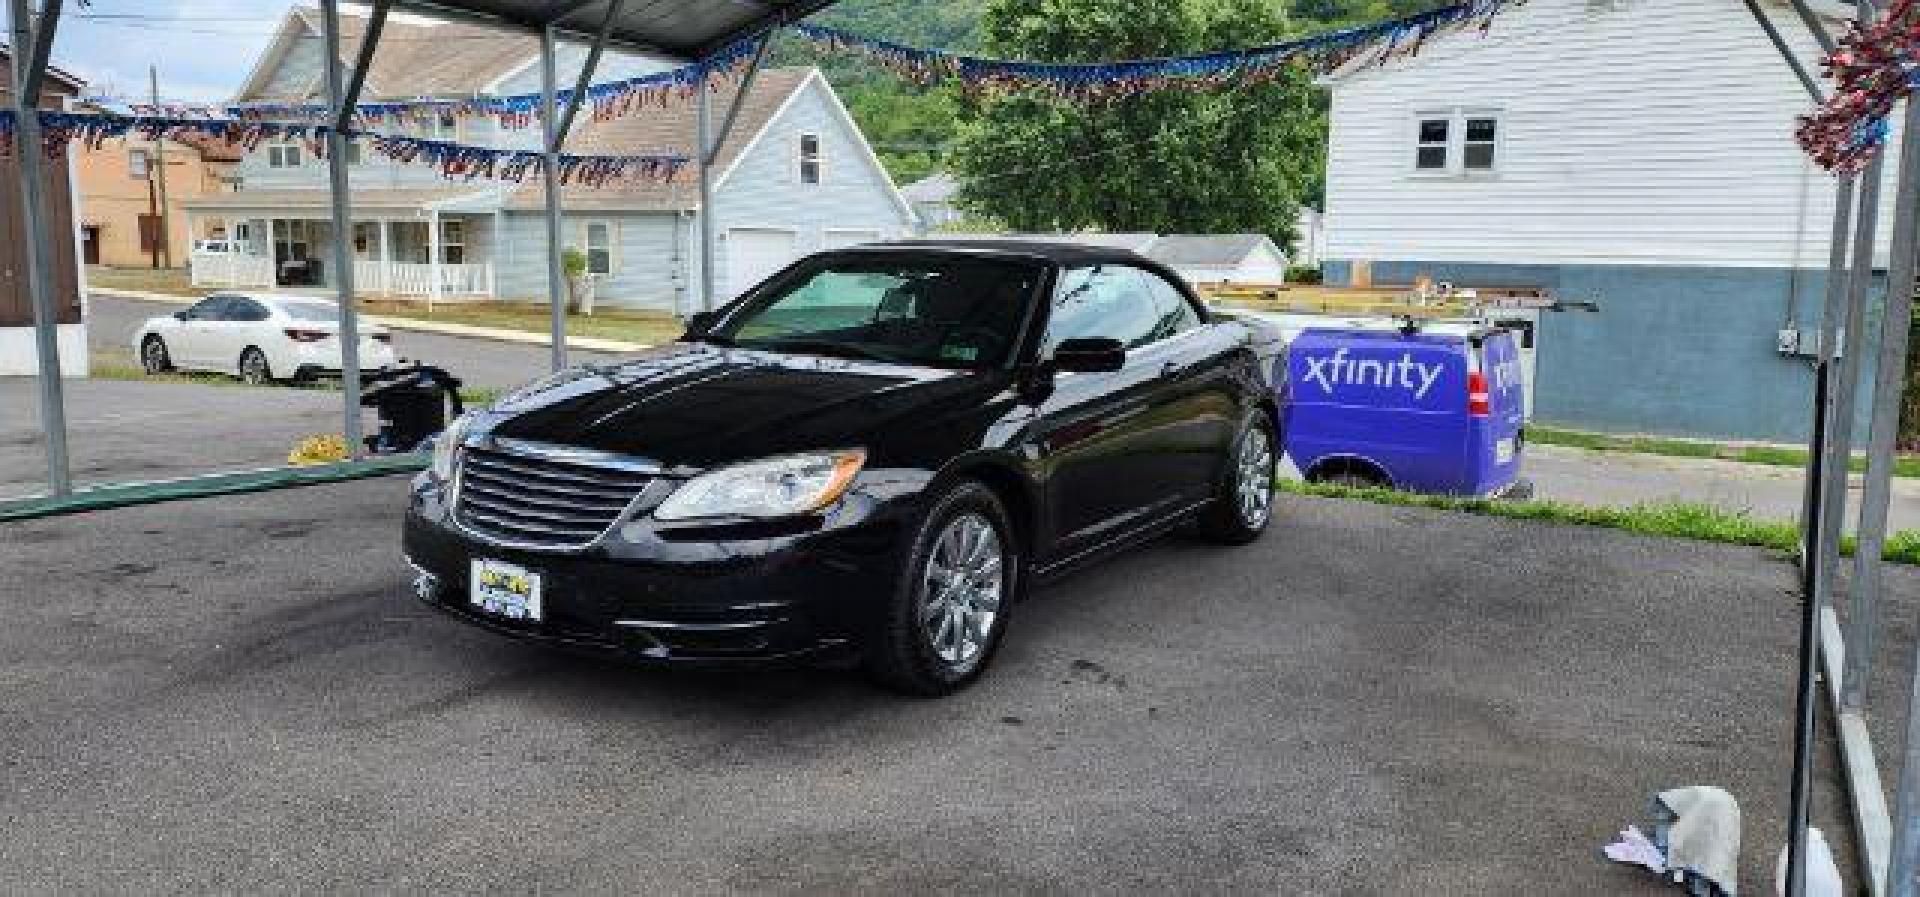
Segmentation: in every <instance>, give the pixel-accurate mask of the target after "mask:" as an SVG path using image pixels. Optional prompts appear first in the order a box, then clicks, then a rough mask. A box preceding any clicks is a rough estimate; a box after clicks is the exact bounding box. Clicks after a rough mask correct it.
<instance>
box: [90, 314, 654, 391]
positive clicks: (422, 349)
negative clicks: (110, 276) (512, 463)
mask: <svg viewBox="0 0 1920 897" xmlns="http://www.w3.org/2000/svg"><path fill="white" fill-rule="evenodd" d="M175 308H176V306H173V305H168V304H165V303H159V302H146V301H142V300H139V299H121V298H117V297H114V296H104V295H101V294H98V293H95V294H93V295H92V296H90V297H88V315H89V318H88V321H87V339H88V341H89V343H90V344H91V345H92V346H93V347H94V348H96V349H108V350H110V351H113V352H115V353H117V354H119V355H122V356H126V355H129V354H130V353H131V352H132V339H133V333H134V331H136V330H138V329H139V328H140V325H141V324H142V323H144V322H145V321H146V320H147V319H148V318H152V317H156V316H159V315H165V314H170V313H172V312H173V311H174V310H175ZM393 347H394V351H396V352H397V353H399V355H400V357H402V358H406V359H409V360H418V361H423V362H426V363H427V364H432V365H438V366H440V367H444V368H446V369H447V370H449V371H452V372H453V374H454V376H457V377H459V378H460V379H461V381H462V382H464V383H465V384H466V385H468V386H482V387H493V388H510V387H514V386H519V385H520V384H522V383H526V382H527V381H529V380H533V379H536V378H538V377H541V376H544V375H545V374H546V373H547V372H548V371H549V370H550V369H551V364H552V359H551V352H552V350H551V349H549V348H548V347H546V346H535V345H524V344H519V343H499V342H492V341H490V340H482V339H465V338H461V337H454V336H441V335H439V334H433V333H419V332H415V331H407V330H396V331H394V333H393ZM618 357H619V356H617V355H606V354H601V353H594V352H578V351H575V352H569V353H568V358H569V360H574V361H609V360H613V359H616V358H618Z"/></svg>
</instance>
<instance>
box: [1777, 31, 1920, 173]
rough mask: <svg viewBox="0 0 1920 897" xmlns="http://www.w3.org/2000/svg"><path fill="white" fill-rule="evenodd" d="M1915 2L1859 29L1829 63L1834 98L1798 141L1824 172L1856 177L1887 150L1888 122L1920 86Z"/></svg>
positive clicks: (1807, 118) (1803, 125)
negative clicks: (1835, 172) (1895, 110)
mask: <svg viewBox="0 0 1920 897" xmlns="http://www.w3.org/2000/svg"><path fill="white" fill-rule="evenodd" d="M1915 13H1916V8H1915V5H1914V0H1895V2H1894V3H1893V4H1892V5H1891V6H1889V7H1888V8H1887V11H1886V14H1885V15H1883V16H1881V17H1880V18H1878V19H1876V20H1874V21H1873V22H1871V23H1868V24H1867V25H1866V26H1864V27H1862V26H1861V25H1859V24H1858V23H1856V24H1855V25H1854V26H1853V27H1852V28H1850V29H1849V30H1848V31H1847V34H1846V35H1845V36H1844V37H1842V38H1841V39H1840V41H1839V45H1838V46H1837V47H1835V48H1834V51H1833V52H1832V53H1831V54H1829V55H1828V56H1827V58H1826V60H1825V62H1824V66H1825V69H1826V74H1827V77H1829V78H1832V79H1833V82H1834V90H1833V94H1832V95H1831V96H1829V97H1827V100H1826V102H1824V103H1821V104H1820V106H1819V108H1817V109H1815V110H1814V111H1813V113H1812V114H1810V115H1804V116H1801V118H1800V125H1799V127H1798V129H1797V130H1796V131H1795V134H1794V136H1795V137H1796V138H1797V139H1798V140H1799V141H1800V146H1801V148H1803V149H1805V150H1806V151H1807V155H1809V156H1812V157H1813V161H1814V162H1816V163H1818V164H1819V165H1820V167H1822V168H1825V169H1827V170H1829V171H1840V172H1853V171H1859V170H1860V169H1862V168H1864V167H1866V165H1867V163H1868V162H1869V161H1871V160H1872V159H1873V157H1874V156H1876V155H1878V154H1879V153H1880V151H1881V149H1882V148H1883V147H1885V146H1886V142H1887V135H1888V134H1889V132H1890V131H1891V130H1892V128H1891V126H1890V125H1889V124H1888V121H1887V117H1888V116H1890V115H1892V114H1893V107H1894V106H1895V105H1897V104H1898V103H1899V102H1900V100H1901V99H1903V98H1905V97H1907V96H1908V95H1909V94H1911V93H1912V92H1913V89H1914V84H1915V82H1916V81H1920V19H1916V16H1915Z"/></svg>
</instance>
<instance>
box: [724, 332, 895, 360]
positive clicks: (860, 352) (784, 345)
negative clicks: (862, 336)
mask: <svg viewBox="0 0 1920 897" xmlns="http://www.w3.org/2000/svg"><path fill="white" fill-rule="evenodd" d="M755 348H760V349H771V350H774V351H792V352H802V353H805V354H808V355H831V356H836V357H842V358H844V357H847V356H849V355H851V356H853V357H855V358H861V359H865V360H867V361H885V362H897V361H899V359H898V358H896V357H894V356H892V355H890V354H887V353H885V352H881V351H880V350H878V349H870V348H868V347H866V346H862V345H859V344H856V343H842V342H835V341H834V340H828V339H808V338H806V337H794V338H792V339H770V340H761V341H760V342H759V344H758V345H757V346H755Z"/></svg>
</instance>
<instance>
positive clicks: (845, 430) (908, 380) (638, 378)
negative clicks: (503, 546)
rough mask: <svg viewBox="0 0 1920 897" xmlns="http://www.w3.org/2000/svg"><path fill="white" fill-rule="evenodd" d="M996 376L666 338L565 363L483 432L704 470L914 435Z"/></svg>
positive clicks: (968, 410) (957, 412)
mask: <svg viewBox="0 0 1920 897" xmlns="http://www.w3.org/2000/svg"><path fill="white" fill-rule="evenodd" d="M1008 380H1009V378H1008V377H1006V376H1005V375H1003V374H999V373H997V372H973V371H953V370H945V369H938V368H923V367H912V366H905V365H893V364H878V363H869V362H863V361H852V360H846V359H840V358H824V357H820V356H813V355H786V354H780V353H772V352H760V351H751V350H745V349H728V348H721V347H716V346H709V345H705V344H699V343H677V344H674V345H672V346H667V347H662V348H660V349H655V350H652V351H649V352H647V353H644V354H642V355H641V356H639V357H638V358H635V359H632V360H629V361H624V362H621V363H617V364H606V365H591V366H584V367H576V368H571V369H569V370H567V371H563V372H561V373H559V374H555V375H553V376H552V377H549V378H547V379H546V380H543V381H541V382H538V383H535V384H533V385H531V386H528V387H526V388H524V389H522V390H519V391H517V392H515V393H513V394H510V395H508V396H506V397H505V398H503V399H502V400H501V401H500V402H499V403H498V404H496V405H495V406H494V409H493V410H494V412H495V413H496V414H498V415H501V416H502V417H500V418H499V419H498V420H497V421H496V422H495V423H494V424H493V426H492V427H491V428H490V430H491V432H492V433H493V435H495V436H502V437H511V438H516V439H531V440H538V441H542V442H552V443H558V444H562V445H568V446H576V447H581V448H591V449H597V450H601V451H611V452H619V453H622V454H628V455H636V456H640V457H645V458H651V459H654V460H657V461H660V462H662V463H665V464H668V465H674V466H688V467H710V466H713V465H715V464H725V463H730V462H734V461H742V460H748V459H752V458H763V457H767V456H771V455H781V454H790V453H793V452H800V451H810V450H818V449H833V448H851V447H862V448H866V449H868V450H869V451H870V452H873V453H875V454H876V455H878V456H881V457H884V456H885V455H886V454H887V453H888V452H887V449H888V448H889V447H898V446H899V445H900V444H902V443H904V442H913V441H916V440H919V441H924V440H925V439H926V438H927V437H928V436H929V435H930V434H936V433H938V432H940V431H941V429H942V428H943V426H946V425H952V424H955V423H957V422H958V421H960V420H963V419H969V418H970V417H971V416H972V414H973V412H975V411H977V410H978V409H979V407H980V406H981V404H982V403H984V402H986V401H987V400H988V399H989V398H991V397H992V396H994V395H995V394H998V393H1002V392H1004V391H1005V390H1006V389H1007V385H1008Z"/></svg>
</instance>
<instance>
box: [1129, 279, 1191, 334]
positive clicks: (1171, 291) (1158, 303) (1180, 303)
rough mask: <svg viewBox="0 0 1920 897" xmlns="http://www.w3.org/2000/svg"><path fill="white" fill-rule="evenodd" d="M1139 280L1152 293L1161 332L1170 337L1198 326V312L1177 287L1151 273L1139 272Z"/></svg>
mask: <svg viewBox="0 0 1920 897" xmlns="http://www.w3.org/2000/svg"><path fill="white" fill-rule="evenodd" d="M1140 278H1141V279H1142V280H1145V281H1146V282H1147V289H1148V290H1150V291H1151V292H1152V293H1153V304H1154V308H1155V309H1156V310H1157V311H1158V312H1159V313H1160V330H1161V331H1162V332H1164V333H1166V335H1168V336H1172V335H1174V334H1177V333H1185V332H1187V331H1189V330H1193V329H1195V328H1197V327H1199V326H1200V324H1201V321H1200V312H1199V311H1198V310H1196V309H1195V308H1194V307H1193V303H1192V302H1189V301H1187V296H1186V294H1185V293H1183V292H1181V291H1180V288H1179V287H1177V286H1174V285H1173V284H1171V283H1168V282H1167V279H1166V278H1164V277H1161V276H1160V275H1158V274H1155V273H1153V272H1152V271H1144V270H1143V271H1141V272H1140Z"/></svg>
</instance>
